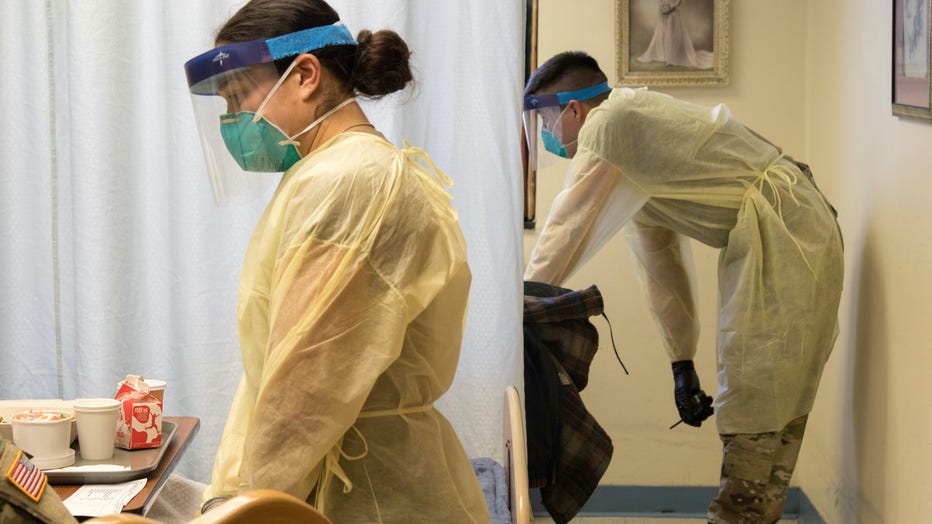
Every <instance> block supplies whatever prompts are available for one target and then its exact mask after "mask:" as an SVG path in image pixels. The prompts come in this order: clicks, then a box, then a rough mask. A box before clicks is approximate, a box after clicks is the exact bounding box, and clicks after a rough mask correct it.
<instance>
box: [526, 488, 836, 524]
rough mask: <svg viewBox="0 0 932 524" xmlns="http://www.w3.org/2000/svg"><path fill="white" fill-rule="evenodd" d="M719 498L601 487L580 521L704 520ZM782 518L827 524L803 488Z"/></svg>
mask: <svg viewBox="0 0 932 524" xmlns="http://www.w3.org/2000/svg"><path fill="white" fill-rule="evenodd" d="M717 494H718V487H711V486H599V487H597V488H596V489H595V492H593V493H592V496H591V497H589V500H588V501H586V504H585V505H584V506H583V507H582V509H581V510H580V511H579V513H578V514H577V516H579V517H665V518H705V516H706V510H707V509H708V507H709V502H711V501H712V499H713V498H715V496H716V495H717ZM531 508H532V509H533V511H534V515H537V516H542V517H546V516H548V514H547V510H546V509H545V508H544V506H543V504H542V503H541V500H540V490H538V489H532V490H531ZM783 518H784V519H787V520H797V521H798V522H799V523H800V524H825V521H824V520H823V519H822V517H821V516H820V515H819V513H818V512H817V511H816V509H815V506H813V505H812V502H811V501H810V500H809V497H807V496H806V494H805V493H803V491H802V490H801V489H800V488H796V487H792V488H790V491H789V493H788V494H787V499H786V507H785V508H784V511H783Z"/></svg>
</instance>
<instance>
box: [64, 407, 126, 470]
mask: <svg viewBox="0 0 932 524" xmlns="http://www.w3.org/2000/svg"><path fill="white" fill-rule="evenodd" d="M73 405H74V415H75V419H76V422H77V425H78V446H79V448H80V452H81V458H83V459H86V460H106V459H109V458H111V457H113V448H114V439H115V438H116V430H117V423H118V422H119V420H120V401H119V400H116V399H112V398H80V399H76V400H75V401H74V404H73Z"/></svg>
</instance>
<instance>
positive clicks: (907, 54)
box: [892, 0, 932, 119]
mask: <svg viewBox="0 0 932 524" xmlns="http://www.w3.org/2000/svg"><path fill="white" fill-rule="evenodd" d="M930 7H932V1H930V0H893V46H892V48H893V60H892V64H893V98H892V102H893V114H895V115H902V116H915V117H920V118H929V119H932V81H930V75H929V70H930V65H932V62H930V59H929V57H930V55H932V40H930V38H929V33H930V30H929V29H930V18H929V16H930V15H929V11H930Z"/></svg>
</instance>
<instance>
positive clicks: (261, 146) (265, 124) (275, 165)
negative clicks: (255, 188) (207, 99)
mask: <svg viewBox="0 0 932 524" xmlns="http://www.w3.org/2000/svg"><path fill="white" fill-rule="evenodd" d="M254 117H255V113H253V112H251V111H242V112H240V113H233V114H227V115H223V116H221V117H220V134H221V135H222V136H223V142H224V144H226V146H227V150H228V151H229V152H230V154H231V155H233V159H234V160H236V163H237V164H239V166H240V167H241V168H243V170H244V171H252V172H256V173H278V172H284V171H287V170H288V168H289V167H291V166H292V165H294V163H295V162H297V161H298V160H300V159H301V154H300V153H298V148H296V147H295V146H294V144H293V143H292V142H291V141H289V140H288V137H287V136H286V135H285V133H283V132H282V131H281V129H279V128H278V127H277V126H276V125H275V124H273V123H272V122H269V121H268V120H266V119H265V118H264V117H263V118H259V119H258V120H255V119H254ZM254 120H255V121H254Z"/></svg>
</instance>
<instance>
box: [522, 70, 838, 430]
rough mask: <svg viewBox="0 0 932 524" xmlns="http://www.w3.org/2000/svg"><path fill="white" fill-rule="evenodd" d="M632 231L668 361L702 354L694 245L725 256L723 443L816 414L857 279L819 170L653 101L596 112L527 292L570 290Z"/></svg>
mask: <svg viewBox="0 0 932 524" xmlns="http://www.w3.org/2000/svg"><path fill="white" fill-rule="evenodd" d="M623 227H624V231H625V234H626V236H627V238H628V245H629V247H630V248H631V252H632V254H633V255H634V259H635V261H636V267H637V268H638V273H639V277H640V281H641V283H642V285H643V286H644V288H645V289H646V291H647V296H648V298H649V302H650V305H651V310H652V313H653V314H654V316H655V318H656V319H657V321H658V324H659V326H660V328H661V332H662V336H663V344H664V346H665V349H666V351H667V353H668V355H669V356H670V359H671V360H673V361H676V360H684V359H692V358H693V357H694V355H695V354H696V350H697V343H698V335H699V325H698V319H697V318H696V315H695V304H694V291H693V286H694V281H693V267H692V256H691V253H690V251H689V249H688V242H685V240H686V239H687V238H692V239H695V240H698V241H700V242H702V243H704V244H707V245H709V246H712V247H714V248H719V249H720V256H719V266H718V267H719V269H718V294H719V311H718V339H717V345H718V355H717V358H718V394H717V395H716V399H715V410H716V422H717V425H718V430H719V432H720V433H725V434H727V433H762V432H767V431H776V430H779V429H782V428H783V426H785V425H786V424H787V423H788V422H789V421H791V420H793V419H795V418H797V417H799V416H801V415H804V414H807V413H809V411H810V410H811V408H812V404H813V401H814V398H815V394H816V390H817V389H818V384H819V380H820V378H821V374H822V369H823V366H824V364H825V361H826V359H827V358H828V356H829V353H830V352H831V349H832V345H833V344H834V341H835V337H836V335H837V314H838V303H839V299H840V295H841V289H842V280H843V255H842V239H841V233H840V231H839V229H838V225H837V223H836V221H835V217H834V210H833V209H832V207H831V205H830V204H829V203H828V201H827V200H826V199H825V197H824V196H823V195H822V193H821V192H820V191H819V190H818V188H817V187H816V185H815V182H814V180H813V179H812V177H811V174H810V173H808V169H802V168H801V166H800V165H798V164H797V163H796V162H794V161H793V160H792V159H791V158H789V157H787V156H786V155H784V154H783V153H782V151H781V150H780V149H779V148H777V147H776V146H774V145H773V144H771V143H770V142H768V141H766V140H764V139H763V138H761V137H760V136H759V135H757V134H756V133H754V132H753V131H751V130H749V129H748V128H746V127H745V126H744V125H742V124H741V123H740V122H738V121H736V120H734V119H733V118H732V117H731V115H730V113H729V111H728V108H727V107H726V106H724V105H718V106H715V107H704V106H699V105H696V104H692V103H688V102H685V101H681V100H677V99H675V98H672V97H670V96H667V95H664V94H661V93H656V92H652V91H648V90H646V89H629V88H619V89H615V90H614V91H613V92H612V93H611V95H610V96H609V98H608V100H606V101H605V102H603V103H602V104H600V105H599V106H598V107H597V108H594V109H593V110H592V111H590V113H589V114H588V116H587V118H586V122H585V123H584V124H583V126H582V129H581V130H580V133H579V145H578V151H577V154H576V155H575V156H574V158H573V162H572V165H571V168H570V173H569V174H568V176H567V181H566V187H565V189H564V190H563V191H562V192H561V193H560V194H559V195H557V197H556V198H555V200H554V203H553V206H552V209H551V212H550V215H549V216H548V218H547V222H546V224H545V226H544V229H543V231H542V232H541V235H540V238H539V239H538V243H537V245H536V246H535V248H534V251H533V252H532V253H531V260H530V262H529V264H528V267H527V268H526V270H525V275H524V278H525V280H533V281H539V282H546V283H550V284H555V285H559V284H560V283H561V282H563V280H565V279H566V278H567V277H568V276H569V275H570V274H572V272H573V271H575V270H576V269H577V268H578V267H579V266H580V265H581V264H583V263H584V262H585V261H586V260H587V259H588V258H590V257H591V256H592V255H593V254H594V253H595V252H596V251H598V250H599V249H600V248H601V247H602V246H603V245H604V244H605V243H606V242H607V241H608V240H609V239H610V238H611V237H612V236H613V235H614V234H615V233H617V232H618V231H619V230H620V229H622V228H623Z"/></svg>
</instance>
